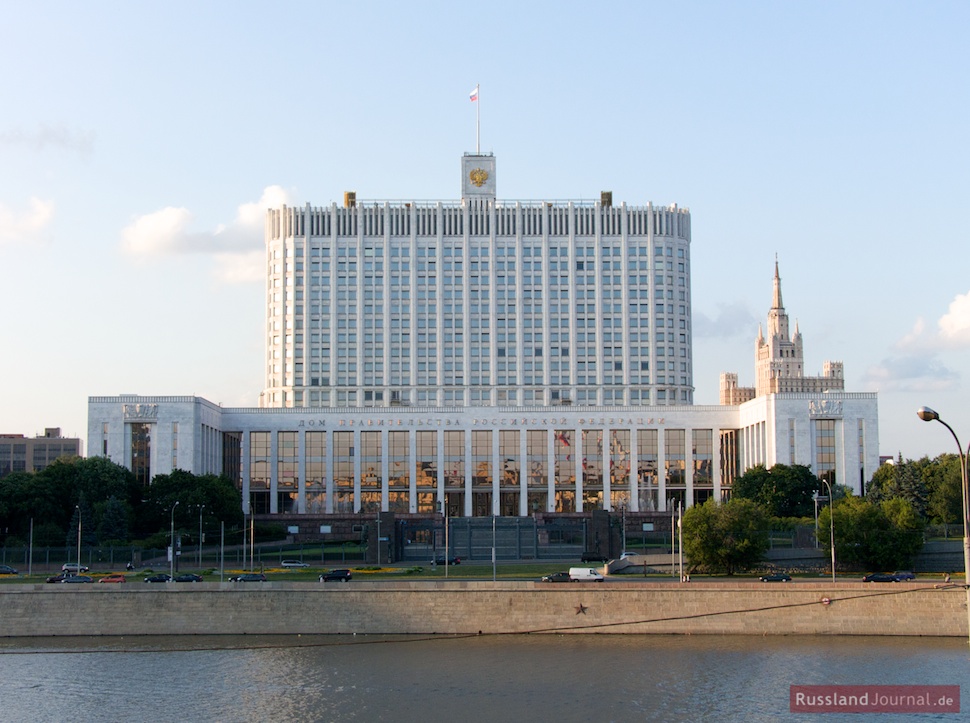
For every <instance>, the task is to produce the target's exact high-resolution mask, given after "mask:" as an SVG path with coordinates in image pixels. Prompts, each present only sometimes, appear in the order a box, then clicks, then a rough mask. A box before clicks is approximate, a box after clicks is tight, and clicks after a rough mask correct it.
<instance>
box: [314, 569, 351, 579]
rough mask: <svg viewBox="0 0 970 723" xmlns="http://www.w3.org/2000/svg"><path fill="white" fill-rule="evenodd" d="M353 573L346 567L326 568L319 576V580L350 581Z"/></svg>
mask: <svg viewBox="0 0 970 723" xmlns="http://www.w3.org/2000/svg"><path fill="white" fill-rule="evenodd" d="M352 577H353V575H351V574H350V570H347V569H346V568H342V569H338V570H328V571H327V572H325V573H323V574H322V575H321V576H320V582H350V579H351V578H352Z"/></svg>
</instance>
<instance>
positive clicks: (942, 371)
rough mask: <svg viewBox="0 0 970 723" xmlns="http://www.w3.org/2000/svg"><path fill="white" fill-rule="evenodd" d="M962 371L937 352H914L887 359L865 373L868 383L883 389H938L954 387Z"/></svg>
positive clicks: (919, 390) (911, 390) (917, 390)
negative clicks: (952, 366) (942, 360)
mask: <svg viewBox="0 0 970 723" xmlns="http://www.w3.org/2000/svg"><path fill="white" fill-rule="evenodd" d="M959 379H960V375H959V374H958V373H957V372H955V371H953V370H952V369H949V368H947V367H946V366H944V365H943V363H942V362H941V361H940V360H939V359H937V358H936V357H935V356H933V355H926V354H911V355H906V356H898V357H890V358H888V359H883V360H882V361H881V362H880V363H879V364H877V365H875V366H871V367H869V368H868V369H867V370H866V373H865V375H864V376H863V384H864V385H865V386H866V387H869V388H872V389H876V390H878V391H880V392H887V391H908V392H938V391H943V390H947V389H954V388H955V387H956V385H957V382H958V381H959Z"/></svg>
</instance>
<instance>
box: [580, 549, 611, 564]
mask: <svg viewBox="0 0 970 723" xmlns="http://www.w3.org/2000/svg"><path fill="white" fill-rule="evenodd" d="M580 560H582V561H583V562H608V561H609V558H608V557H607V556H606V555H604V554H603V553H602V552H596V551H594V550H586V552H584V553H583V555H582V557H580Z"/></svg>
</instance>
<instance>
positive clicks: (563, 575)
mask: <svg viewBox="0 0 970 723" xmlns="http://www.w3.org/2000/svg"><path fill="white" fill-rule="evenodd" d="M542 582H569V573H568V572H554V573H552V574H551V575H543V576H542Z"/></svg>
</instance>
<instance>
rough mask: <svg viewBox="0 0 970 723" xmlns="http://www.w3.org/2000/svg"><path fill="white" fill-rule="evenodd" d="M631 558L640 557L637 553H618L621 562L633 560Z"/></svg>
mask: <svg viewBox="0 0 970 723" xmlns="http://www.w3.org/2000/svg"><path fill="white" fill-rule="evenodd" d="M633 557H640V553H639V552H621V553H620V559H621V560H629V559H630V558H633Z"/></svg>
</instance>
